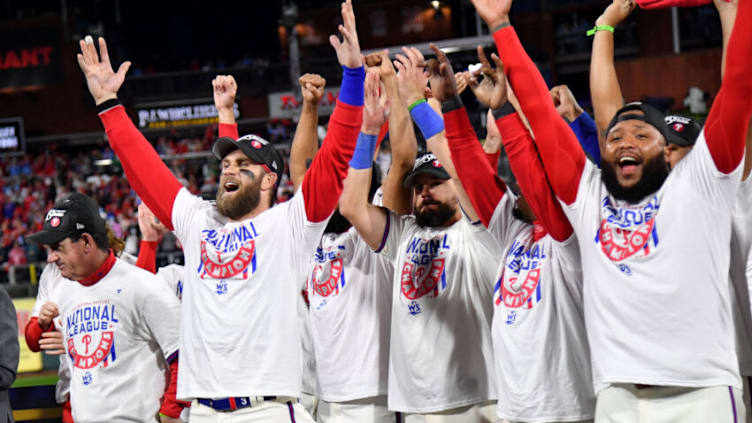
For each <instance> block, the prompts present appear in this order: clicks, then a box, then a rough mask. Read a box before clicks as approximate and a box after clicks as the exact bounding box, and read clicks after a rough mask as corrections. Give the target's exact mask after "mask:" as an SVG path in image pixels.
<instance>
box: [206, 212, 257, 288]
mask: <svg viewBox="0 0 752 423" xmlns="http://www.w3.org/2000/svg"><path fill="white" fill-rule="evenodd" d="M258 236H259V234H258V232H257V231H256V228H255V227H254V226H253V223H252V222H247V223H245V224H243V225H240V226H238V227H235V228H232V229H229V228H224V227H223V228H220V229H219V230H204V231H202V232H201V262H200V264H199V266H198V269H197V273H198V275H199V277H200V278H201V279H206V278H209V279H214V280H219V282H216V281H215V282H214V284H215V285H216V293H217V295H223V294H226V293H227V292H228V289H229V288H230V286H229V285H228V283H227V280H245V279H247V278H248V277H249V276H250V275H252V274H254V273H256V270H257V261H256V237H258Z"/></svg>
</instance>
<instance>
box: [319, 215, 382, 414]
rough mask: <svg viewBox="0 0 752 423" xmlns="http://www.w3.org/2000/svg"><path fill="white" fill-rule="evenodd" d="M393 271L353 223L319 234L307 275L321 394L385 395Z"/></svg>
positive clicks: (339, 397) (333, 397)
mask: <svg viewBox="0 0 752 423" xmlns="http://www.w3.org/2000/svg"><path fill="white" fill-rule="evenodd" d="M393 273H394V267H393V265H392V263H391V261H389V260H387V259H386V258H385V257H384V256H382V255H380V254H376V253H374V252H373V251H371V248H370V247H369V246H368V244H366V243H365V242H364V241H363V240H362V238H360V236H359V235H358V233H357V231H356V230H355V228H350V230H348V231H347V232H344V233H341V234H324V236H323V237H322V239H321V243H320V244H319V247H318V249H317V250H316V254H314V256H313V263H312V271H311V272H310V274H309V276H308V279H307V280H308V298H309V299H310V302H311V306H310V313H309V315H310V322H311V333H312V335H313V337H312V338H313V344H314V350H315V352H316V365H317V370H318V381H319V394H320V396H321V399H323V400H325V401H329V402H338V401H350V400H355V399H360V398H368V397H373V396H377V395H385V394H386V392H387V371H388V367H389V321H390V317H389V316H390V313H391V311H392V293H391V290H390V287H391V282H392V275H393Z"/></svg>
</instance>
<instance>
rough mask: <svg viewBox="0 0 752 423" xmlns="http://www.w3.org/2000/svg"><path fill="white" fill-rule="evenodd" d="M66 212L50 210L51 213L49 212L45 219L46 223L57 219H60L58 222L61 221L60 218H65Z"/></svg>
mask: <svg viewBox="0 0 752 423" xmlns="http://www.w3.org/2000/svg"><path fill="white" fill-rule="evenodd" d="M65 212H66V210H60V209H50V211H48V212H47V215H46V216H45V217H44V221H45V222H47V221H48V220H50V219H53V218H56V217H57V218H58V220H60V219H59V218H61V217H63V216H65Z"/></svg>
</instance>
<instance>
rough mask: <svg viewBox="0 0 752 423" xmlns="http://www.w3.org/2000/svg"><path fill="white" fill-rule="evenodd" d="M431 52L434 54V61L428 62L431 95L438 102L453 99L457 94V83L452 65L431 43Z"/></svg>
mask: <svg viewBox="0 0 752 423" xmlns="http://www.w3.org/2000/svg"><path fill="white" fill-rule="evenodd" d="M430 46H431V50H433V52H434V54H436V60H431V61H429V66H428V67H429V73H430V76H429V78H428V82H429V83H430V84H431V94H432V95H433V97H434V98H435V99H436V100H438V101H439V102H443V101H444V100H447V99H450V98H452V97H455V96H457V95H458V94H459V91H458V90H457V81H455V79H454V72H453V71H452V64H451V63H450V62H449V59H448V58H447V56H446V54H444V52H443V51H441V50H439V48H438V47H436V45H435V44H433V43H431V44H430Z"/></svg>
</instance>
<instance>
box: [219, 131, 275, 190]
mask: <svg viewBox="0 0 752 423" xmlns="http://www.w3.org/2000/svg"><path fill="white" fill-rule="evenodd" d="M235 150H240V151H242V152H243V154H245V155H246V156H248V158H249V159H251V160H253V161H254V162H256V163H258V164H260V165H262V166H264V170H266V171H267V172H270V173H271V172H273V173H276V174H277V183H278V184H279V182H280V181H281V180H282V172H284V170H285V162H284V160H283V159H282V156H281V155H280V154H279V151H277V149H276V148H274V146H273V145H272V144H271V143H270V142H269V141H267V140H265V139H263V138H261V137H259V136H256V135H253V134H251V135H244V136H242V137H240V138H238V139H237V140H234V139H232V138H229V137H222V138H219V139H217V141H216V142H215V143H214V146H212V153H214V156H215V157H216V158H218V159H219V160H222V159H224V158H225V156H226V155H228V154H230V153H231V152H233V151H235Z"/></svg>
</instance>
